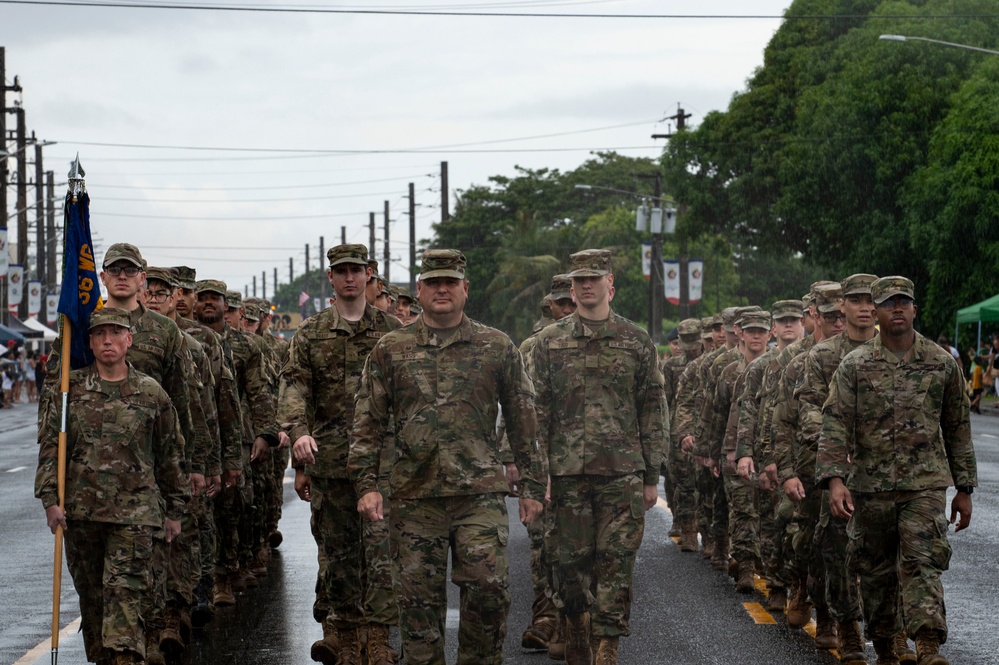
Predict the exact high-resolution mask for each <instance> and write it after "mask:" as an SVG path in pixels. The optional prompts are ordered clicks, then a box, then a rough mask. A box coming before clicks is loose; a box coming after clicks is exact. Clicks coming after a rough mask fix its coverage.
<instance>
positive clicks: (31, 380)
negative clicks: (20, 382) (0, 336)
mask: <svg viewBox="0 0 999 665" xmlns="http://www.w3.org/2000/svg"><path fill="white" fill-rule="evenodd" d="M37 367H38V359H37V358H36V357H35V352H34V351H28V353H27V357H26V358H25V359H24V385H25V387H26V388H27V390H28V404H33V403H34V402H37V401H38V384H37V382H36V381H37V379H36V376H35V370H36V368H37Z"/></svg>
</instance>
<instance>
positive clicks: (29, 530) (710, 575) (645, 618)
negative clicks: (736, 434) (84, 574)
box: [0, 405, 999, 665]
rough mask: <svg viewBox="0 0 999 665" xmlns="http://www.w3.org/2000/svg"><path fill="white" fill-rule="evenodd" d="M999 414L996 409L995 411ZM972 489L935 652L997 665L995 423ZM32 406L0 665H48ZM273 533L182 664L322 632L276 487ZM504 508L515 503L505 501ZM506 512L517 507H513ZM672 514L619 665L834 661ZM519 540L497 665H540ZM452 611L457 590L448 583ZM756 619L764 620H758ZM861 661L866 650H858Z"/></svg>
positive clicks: (6, 505)
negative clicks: (713, 560)
mask: <svg viewBox="0 0 999 665" xmlns="http://www.w3.org/2000/svg"><path fill="white" fill-rule="evenodd" d="M996 411H997V412H999V409H997V410H996ZM972 429H973V432H974V437H975V444H976V451H977V455H978V469H979V482H980V488H979V490H978V491H977V492H976V494H975V495H974V500H975V502H974V511H975V512H974V516H973V519H972V527H971V528H970V529H969V530H968V531H966V532H962V533H961V534H958V535H956V536H954V537H952V538H951V544H952V545H953V548H954V556H953V559H952V561H951V570H950V571H949V572H948V573H946V574H945V575H944V584H945V588H946V594H947V596H946V597H947V613H948V619H949V622H950V641H949V642H948V643H947V645H945V647H944V648H943V653H944V654H945V655H947V656H948V657H949V658H950V659H951V662H953V663H962V664H965V665H977V664H982V665H985V664H988V663H996V662H999V656H996V654H997V653H999V631H996V628H995V627H996V624H997V617H996V615H997V612H999V581H997V578H996V574H995V572H996V560H997V554H996V552H997V551H999V505H997V498H996V497H997V489H999V488H997V485H999V418H997V417H988V416H973V420H972ZM34 438H35V428H34V409H33V408H32V407H29V406H27V405H21V406H19V407H17V408H15V409H14V410H13V411H9V410H8V411H2V412H0V593H2V596H0V665H10V664H14V665H36V664H38V665H41V664H43V663H45V664H47V663H49V662H50V661H51V657H50V651H49V635H50V622H51V604H52V603H51V600H52V583H51V580H52V536H51V534H49V532H48V529H47V528H46V527H45V524H44V514H43V512H42V510H41V506H40V504H39V503H38V502H37V500H35V499H34V498H33V496H32V483H33V477H34V466H35V462H36V457H35V455H36V446H35V441H34ZM285 501H286V507H285V513H284V518H283V519H282V523H281V530H282V532H283V533H284V535H285V542H284V544H282V546H281V548H280V549H279V550H278V551H277V552H276V553H275V555H274V557H273V559H272V562H271V566H270V574H269V576H268V577H267V578H265V580H263V583H262V584H261V586H260V588H258V589H254V590H250V591H248V592H245V593H243V594H242V595H241V596H240V598H239V602H238V604H237V606H236V607H234V608H229V609H225V610H220V611H219V612H218V614H217V615H216V619H215V621H214V622H213V623H212V624H211V625H210V626H209V627H208V629H207V630H206V631H205V632H203V633H201V634H199V635H197V637H196V638H195V640H194V641H193V643H192V645H191V648H190V650H189V652H188V655H187V658H186V659H185V663H192V664H193V663H208V664H211V665H229V664H236V663H239V664H240V665H298V664H301V665H307V664H308V663H311V662H312V661H311V659H310V658H309V646H310V645H311V643H312V641H313V640H315V639H317V638H318V637H319V636H321V630H320V628H319V626H318V624H316V623H315V622H314V621H313V619H312V615H311V606H312V589H313V583H314V580H315V573H316V562H315V545H314V543H313V541H312V537H311V535H310V532H309V524H308V518H309V516H308V507H307V506H306V505H305V504H304V503H302V502H301V501H299V500H298V498H297V496H296V495H295V493H294V491H293V490H292V488H291V485H290V484H286V486H285ZM511 507H513V504H512V503H511ZM512 512H514V514H515V511H512ZM669 525H670V514H669V512H668V511H667V510H664V509H663V508H661V507H659V508H654V509H653V510H652V511H650V512H649V513H648V520H647V526H646V534H645V539H644V541H643V544H642V548H641V550H640V552H639V555H638V562H637V566H636V580H635V602H634V606H633V608H632V618H631V622H632V637H630V638H627V639H625V640H622V643H621V648H620V652H619V662H621V663H622V664H623V665H629V664H633V663H654V662H664V663H681V664H686V663H690V664H705V665H708V664H715V663H718V664H721V663H726V664H727V663H753V664H756V663H759V664H772V665H784V664H787V665H792V664H793V665H800V664H803V663H835V662H838V661H837V660H836V658H835V657H834V656H833V655H832V654H830V653H829V652H826V651H816V649H815V647H814V643H813V642H812V639H811V637H810V636H809V635H808V634H807V633H805V632H804V631H791V630H789V629H788V628H787V626H786V625H785V624H784V621H783V617H782V615H779V614H777V615H776V617H775V621H774V623H772V624H757V623H756V622H755V621H754V619H753V618H752V617H751V616H750V614H749V613H748V612H747V609H746V608H745V607H744V606H743V604H744V603H746V602H764V596H763V594H762V593H758V594H754V595H753V596H749V597H747V596H742V595H739V594H736V593H735V591H734V588H733V586H732V584H731V582H730V580H727V579H725V578H723V577H722V576H721V574H719V573H716V572H714V571H712V570H711V569H710V568H709V567H708V566H707V565H706V562H704V561H703V560H702V559H701V557H700V556H699V555H695V554H684V553H681V552H679V550H678V549H677V548H676V546H675V545H674V543H673V542H672V541H671V540H670V539H669V538H667V536H666V532H667V530H668V528H669ZM527 547H528V545H527V533H526V530H525V529H524V528H523V527H522V526H520V525H519V524H515V525H513V528H512V529H511V538H510V550H509V553H510V565H511V594H512V596H513V607H512V609H511V612H510V620H509V635H508V638H507V642H506V646H505V650H504V653H505V662H508V663H512V664H516V665H521V664H525V665H526V664H532V665H540V664H542V663H547V662H551V661H549V660H548V659H547V658H546V657H545V655H544V654H541V653H527V652H525V651H523V650H522V649H521V648H520V634H521V632H522V631H523V629H524V628H525V627H526V626H527V623H528V621H529V618H530V605H531V589H530V578H529V574H528V569H527ZM449 596H450V607H451V608H456V607H457V601H458V598H457V588H456V587H454V586H453V585H452V586H450V587H449ZM76 603H77V601H76V595H75V592H74V591H73V588H72V583H71V581H70V578H69V575H68V573H67V572H65V571H64V574H63V589H62V607H63V612H62V626H64V627H65V626H67V624H71V622H72V621H74V620H76V619H77V618H78V616H79V612H78V606H77V604H76ZM764 618H766V615H764ZM75 627H76V624H71V625H70V628H69V630H64V631H63V635H62V637H61V638H60V649H59V662H61V663H83V662H86V661H85V657H84V655H83V648H82V639H81V637H80V636H79V634H77V633H76V632H75ZM447 641H448V649H447V651H448V662H450V663H453V662H454V661H455V657H456V650H457V610H456V609H452V610H449V614H448V634H447ZM868 653H869V656H870V661H871V662H872V663H873V662H874V654H873V650H872V649H870V648H868Z"/></svg>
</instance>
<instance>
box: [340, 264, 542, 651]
mask: <svg viewBox="0 0 999 665" xmlns="http://www.w3.org/2000/svg"><path fill="white" fill-rule="evenodd" d="M467 295H468V282H467V281H466V280H465V257H464V255H463V254H462V253H461V252H458V251H456V250H441V249H435V250H427V251H425V252H424V253H423V262H422V270H421V273H420V281H419V292H418V299H419V301H420V304H421V305H422V306H423V315H422V316H421V318H420V319H419V320H418V321H417V322H416V323H413V324H411V325H409V326H406V327H404V328H400V329H398V330H395V331H392V332H390V333H388V334H386V335H385V336H383V337H382V338H381V340H379V341H378V343H377V344H376V345H375V347H374V349H373V350H372V352H371V355H370V356H368V360H367V362H366V363H365V365H364V372H363V375H362V377H361V384H360V387H359V389H358V393H357V403H356V406H355V411H354V425H353V432H352V440H351V444H350V453H349V460H348V469H349V473H350V476H351V478H352V480H353V481H354V487H355V491H356V492H357V495H358V496H359V497H360V498H359V500H358V502H357V509H358V511H359V512H360V513H361V514H362V515H363V516H364V517H365V518H366V519H368V520H371V521H378V520H382V519H384V517H385V514H384V511H383V507H382V494H381V492H380V491H379V487H380V480H379V477H380V469H379V467H380V465H382V464H385V462H384V454H383V450H382V449H383V447H384V446H385V445H386V442H385V441H386V435H387V434H389V432H390V431H392V433H393V435H394V444H393V445H394V447H395V455H394V458H395V459H394V464H392V465H391V469H390V475H389V483H388V492H389V496H390V498H391V500H392V509H391V523H390V528H391V542H392V553H393V560H394V561H396V562H397V572H398V575H399V587H400V588H399V595H398V602H399V627H400V632H401V633H402V646H403V656H404V658H405V661H406V663H408V664H409V665H429V664H434V665H436V664H437V663H443V662H444V627H445V617H446V609H447V597H446V582H445V575H446V573H447V562H448V551H449V550H450V551H451V559H452V574H451V580H452V582H454V583H455V584H456V585H458V586H460V587H461V608H460V616H461V618H460V624H459V628H458V634H459V642H458V661H457V662H458V664H459V665H473V664H474V665H479V664H484V665H499V663H502V662H503V638H504V636H505V635H506V617H507V613H508V611H509V607H510V594H509V591H508V588H509V579H508V577H509V576H508V568H507V557H506V544H507V540H508V537H509V518H508V517H507V511H506V500H505V496H506V492H507V489H508V486H507V480H506V478H505V475H504V465H503V463H502V461H501V456H500V448H499V444H498V442H497V440H496V421H497V417H498V406H501V407H502V409H503V420H504V422H505V424H506V431H507V438H508V440H509V443H510V448H511V449H512V451H513V457H514V461H515V463H516V465H517V468H518V470H519V472H520V483H519V492H520V499H519V502H520V518H521V521H522V522H524V523H525V524H529V523H530V522H531V521H533V520H534V519H535V518H537V517H538V516H539V515H540V513H541V510H542V504H541V500H542V499H543V497H544V494H545V480H544V479H545V477H546V475H547V469H546V468H545V459H544V456H543V455H542V454H541V452H540V451H539V450H538V448H537V445H536V443H535V436H536V429H537V420H536V415H535V412H534V405H533V397H534V390H533V386H532V385H531V380H530V378H529V377H528V376H527V373H526V372H525V371H524V366H523V361H522V359H521V356H520V353H519V352H518V351H517V347H516V346H514V345H513V342H511V341H510V338H509V337H507V336H506V335H505V334H503V333H502V332H500V331H498V330H495V329H493V328H489V327H487V326H484V325H482V324H480V323H476V322H474V321H471V320H469V319H468V318H467V317H466V316H465V315H464V314H463V310H464V305H465V302H466V300H467Z"/></svg>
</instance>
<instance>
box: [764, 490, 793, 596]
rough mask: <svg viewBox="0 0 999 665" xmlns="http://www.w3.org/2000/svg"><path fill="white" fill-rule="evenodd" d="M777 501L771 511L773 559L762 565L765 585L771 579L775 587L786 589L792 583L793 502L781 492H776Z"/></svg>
mask: <svg viewBox="0 0 999 665" xmlns="http://www.w3.org/2000/svg"><path fill="white" fill-rule="evenodd" d="M777 494H778V495H779V497H780V498H779V499H778V500H777V506H776V508H775V509H774V511H773V519H774V521H773V533H772V534H771V536H772V551H773V557H772V559H771V560H770V561H769V562H768V561H764V562H763V565H764V567H765V569H766V570H767V584H770V577H773V585H774V586H775V587H782V588H788V587H790V586H791V584H792V582H793V581H794V579H793V575H792V574H791V567H792V565H793V564H792V559H793V557H794V547H793V545H792V539H793V533H794V532H793V530H792V529H791V521H792V520H793V518H794V508H795V506H794V501H792V500H791V499H790V498H789V497H788V496H787V495H786V494H784V491H783V490H779V491H778V492H777Z"/></svg>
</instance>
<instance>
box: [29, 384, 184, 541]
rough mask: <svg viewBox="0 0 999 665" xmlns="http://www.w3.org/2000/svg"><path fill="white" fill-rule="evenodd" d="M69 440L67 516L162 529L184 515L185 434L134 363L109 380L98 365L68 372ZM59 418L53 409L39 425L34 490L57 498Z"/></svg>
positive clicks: (49, 502) (49, 501)
mask: <svg viewBox="0 0 999 665" xmlns="http://www.w3.org/2000/svg"><path fill="white" fill-rule="evenodd" d="M68 404H69V406H68V418H67V424H66V426H67V430H68V437H67V443H66V488H65V489H66V495H65V496H66V500H65V504H64V505H65V512H66V517H67V518H68V519H76V520H88V521H94V522H111V523H115V524H136V525H145V526H152V527H156V528H162V527H163V522H164V519H165V518H170V519H174V520H179V519H180V518H181V516H182V515H183V513H184V512H185V511H186V509H187V502H188V499H189V498H190V489H189V483H188V481H187V478H186V477H185V476H184V474H183V473H182V472H181V469H180V456H181V452H182V450H183V439H182V437H181V434H180V423H179V421H178V419H177V412H176V410H175V409H174V407H173V405H172V404H171V402H170V398H169V397H167V394H166V393H165V392H164V391H163V389H162V388H161V387H160V386H159V384H157V383H156V381H154V380H153V379H151V378H150V377H148V376H146V375H145V374H142V373H141V372H138V371H136V369H135V368H134V367H131V366H129V368H128V378H127V379H124V380H123V381H121V382H116V383H114V384H109V383H107V382H106V381H104V380H102V379H101V378H100V376H99V375H98V374H97V369H96V366H94V365H91V366H90V367H85V368H83V369H78V370H74V371H72V372H70V375H69V402H68ZM61 424H62V418H61V414H60V413H58V411H54V410H49V411H48V412H47V413H46V415H45V418H44V420H43V421H42V425H41V429H40V430H39V432H38V444H39V448H38V470H37V473H36V475H35V496H36V497H38V498H39V499H41V500H42V505H44V506H45V507H46V508H49V507H50V506H55V505H58V503H59V497H58V492H57V489H56V466H57V453H58V448H59V430H60V429H61Z"/></svg>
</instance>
